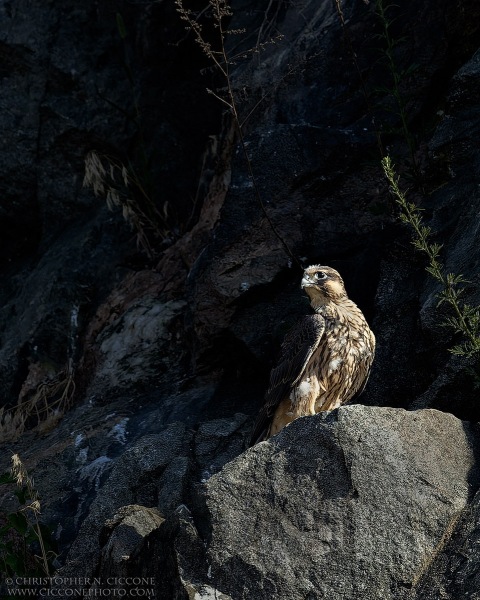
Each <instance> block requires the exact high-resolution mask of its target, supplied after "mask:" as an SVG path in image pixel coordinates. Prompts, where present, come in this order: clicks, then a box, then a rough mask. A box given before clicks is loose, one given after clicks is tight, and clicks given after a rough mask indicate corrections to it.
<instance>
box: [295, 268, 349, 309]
mask: <svg viewBox="0 0 480 600" xmlns="http://www.w3.org/2000/svg"><path fill="white" fill-rule="evenodd" d="M302 289H304V290H305V291H306V292H307V294H308V296H309V298H310V301H311V303H312V305H318V304H326V303H328V302H338V301H339V300H341V299H342V298H346V297H347V292H346V291H345V286H344V284H343V279H342V278H341V277H340V274H339V273H338V271H335V269H332V268H331V267H325V266H322V265H312V266H311V267H308V268H306V269H305V271H304V272H303V279H302Z"/></svg>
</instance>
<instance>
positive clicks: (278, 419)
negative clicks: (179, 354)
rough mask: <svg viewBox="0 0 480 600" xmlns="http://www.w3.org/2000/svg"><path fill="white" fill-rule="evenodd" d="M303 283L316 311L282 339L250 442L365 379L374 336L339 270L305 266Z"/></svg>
mask: <svg viewBox="0 0 480 600" xmlns="http://www.w3.org/2000/svg"><path fill="white" fill-rule="evenodd" d="M302 288H303V289H305V291H306V293H307V294H308V296H309V298H310V304H311V306H312V308H313V310H314V311H315V314H313V315H307V316H305V317H303V318H302V319H301V320H300V321H299V322H298V323H297V324H296V325H295V326H294V327H293V328H292V329H291V330H290V332H289V333H288V334H287V336H286V338H285V340H284V342H283V344H282V348H281V353H280V359H279V361H278V363H277V365H276V367H275V368H274V369H272V372H271V374H270V385H269V388H268V391H267V394H266V396H265V403H264V406H263V408H262V410H261V412H260V414H259V416H258V419H257V422H256V425H255V427H254V431H253V434H252V438H251V443H252V444H255V443H257V442H259V441H262V440H264V439H267V438H269V437H271V436H272V435H275V434H276V433H278V432H279V431H280V430H281V429H283V427H285V425H288V423H290V422H291V421H293V420H294V419H297V418H298V417H301V416H305V415H313V414H315V413H317V412H320V411H323V410H333V409H334V408H338V407H339V406H340V405H341V404H345V402H349V401H350V400H352V399H353V398H354V397H356V396H358V395H359V394H360V393H361V392H362V391H363V389H364V387H365V384H366V383H367V379H368V375H369V373H370V368H371V365H372V362H373V357H374V354H375V336H374V335H373V333H372V331H371V330H370V328H369V326H368V324H367V322H366V320H365V317H364V316H363V313H362V311H361V310H360V309H359V308H358V306H357V305H356V304H355V303H354V302H352V301H351V300H350V299H349V298H348V296H347V293H346V291H345V286H344V284H343V280H342V278H341V277H340V275H339V273H338V272H337V271H335V269H332V268H330V267H326V266H320V265H313V266H311V267H308V268H307V269H305V271H304V274H303V279H302Z"/></svg>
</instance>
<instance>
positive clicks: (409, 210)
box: [382, 156, 480, 357]
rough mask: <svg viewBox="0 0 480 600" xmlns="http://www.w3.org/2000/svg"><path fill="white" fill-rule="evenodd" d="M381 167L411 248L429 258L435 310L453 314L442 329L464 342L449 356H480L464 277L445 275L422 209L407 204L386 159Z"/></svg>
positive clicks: (479, 318)
mask: <svg viewBox="0 0 480 600" xmlns="http://www.w3.org/2000/svg"><path fill="white" fill-rule="evenodd" d="M382 167H383V171H384V173H385V177H386V178H387V180H388V183H389V187H390V191H391V193H392V195H393V197H394V199H395V201H396V203H397V204H398V206H399V207H400V211H401V212H400V220H401V221H402V223H405V224H406V225H409V226H410V227H411V228H412V229H413V231H414V239H413V240H412V244H413V245H414V246H415V248H416V249H417V250H419V251H420V252H423V253H424V254H426V256H427V258H428V263H429V264H428V266H427V267H426V268H425V270H426V271H427V272H428V273H430V275H432V277H434V279H436V280H437V281H438V282H440V284H441V285H442V290H441V291H440V292H439V293H438V294H437V296H438V298H439V302H438V305H437V306H440V305H441V304H444V303H445V304H448V305H450V306H451V307H452V309H453V312H454V314H453V315H451V316H448V317H446V318H445V320H444V322H443V325H444V326H446V327H449V328H451V329H453V330H454V331H455V333H460V334H462V335H463V337H464V338H465V340H464V341H463V342H462V343H461V344H458V345H456V346H453V348H450V352H451V353H452V354H456V355H459V356H467V357H470V356H473V355H474V354H476V353H478V352H480V307H478V306H477V307H473V306H470V305H469V304H466V303H465V302H463V300H462V299H461V295H462V294H463V293H464V291H465V288H464V287H461V286H462V284H465V283H468V282H467V280H466V279H465V278H464V277H463V275H455V274H454V273H446V272H445V268H444V266H443V264H442V262H441V260H440V251H441V249H442V246H441V245H440V244H436V243H432V242H430V237H431V235H432V230H431V228H430V227H428V226H427V225H425V224H424V222H423V218H422V214H421V209H420V208H419V207H418V206H417V205H416V204H414V203H413V202H409V201H408V200H407V198H406V195H405V192H403V191H402V190H401V189H400V186H399V178H398V177H397V175H396V173H395V167H394V165H393V164H392V161H391V159H390V157H389V156H386V157H384V158H383V159H382Z"/></svg>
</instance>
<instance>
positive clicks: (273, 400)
mask: <svg viewBox="0 0 480 600" xmlns="http://www.w3.org/2000/svg"><path fill="white" fill-rule="evenodd" d="M324 331H325V320H324V318H323V317H322V316H321V315H307V316H306V317H303V319H301V320H300V321H299V322H298V323H297V324H296V325H295V326H294V327H293V328H292V329H291V330H290V331H289V333H288V334H287V336H286V338H285V340H284V342H283V344H282V348H281V352H280V358H279V360H278V363H277V366H276V367H275V368H274V369H272V372H271V373H270V385H269V388H268V391H267V393H266V395H265V404H264V405H263V408H262V410H261V411H260V414H259V415H258V418H257V421H256V423H255V427H254V429H253V433H252V437H251V439H250V443H251V445H253V444H255V443H257V441H260V439H261V438H262V437H263V434H264V430H265V428H266V427H267V426H268V424H269V421H270V419H271V417H272V416H273V414H274V412H275V409H276V408H277V406H278V405H279V403H280V402H281V401H282V400H284V399H285V398H286V397H288V395H289V394H290V390H291V389H292V387H293V386H294V385H295V383H297V381H298V380H299V379H300V378H301V376H302V374H303V372H304V370H305V367H306V366H307V364H308V361H309V360H310V358H311V356H312V354H313V352H314V351H315V350H316V349H317V348H318V344H319V343H320V340H321V338H322V336H323V334H324Z"/></svg>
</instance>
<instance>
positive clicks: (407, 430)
mask: <svg viewBox="0 0 480 600" xmlns="http://www.w3.org/2000/svg"><path fill="white" fill-rule="evenodd" d="M479 449H480V447H479V439H478V435H477V433H476V432H475V428H474V427H473V426H472V425H470V424H468V423H465V422H462V421H459V420H458V419H456V418H455V417H453V416H452V415H448V414H444V413H441V412H439V411H435V410H422V411H417V412H407V411H405V410H402V409H391V408H371V407H364V406H349V407H342V408H340V409H339V410H338V411H335V412H332V413H329V414H326V413H325V414H319V415H317V416H315V417H306V418H302V419H299V420H297V421H295V422H294V423H292V424H291V425H290V426H288V427H287V428H286V429H285V430H284V431H283V432H282V433H281V434H280V435H278V436H276V437H274V438H272V439H271V440H270V441H268V442H264V443H261V444H259V445H257V446H255V447H254V448H252V449H250V450H249V451H247V452H246V453H244V454H243V455H241V456H240V457H238V458H237V459H235V460H233V461H232V462H230V463H229V464H227V465H226V466H225V467H224V468H223V470H222V471H220V472H219V473H218V474H216V475H214V476H213V477H211V478H210V480H209V481H208V482H207V484H206V508H207V514H208V518H209V524H210V526H209V529H210V531H209V535H208V538H209V539H208V549H207V551H206V556H205V568H206V572H205V573H204V580H203V581H202V582H200V581H199V579H200V577H201V576H199V573H198V560H197V559H196V560H195V565H193V566H192V570H194V571H195V573H193V571H192V573H190V575H191V578H190V580H189V577H188V575H189V565H188V562H187V561H186V559H185V552H184V551H183V552H182V550H181V548H180V549H178V548H177V556H178V558H179V559H180V561H179V566H180V569H179V570H180V572H181V573H182V581H183V583H184V589H185V590H186V591H187V590H188V591H187V593H189V594H191V593H192V592H191V590H192V586H193V589H196V593H198V597H203V596H202V595H207V596H208V593H211V594H213V593H214V591H215V590H216V591H217V592H218V593H219V594H224V595H225V597H229V598H233V599H240V598H255V600H262V599H267V598H268V599H269V600H270V599H272V598H275V599H276V600H282V599H285V600H297V599H298V600H300V599H302V600H304V599H305V598H308V599H310V600H313V599H317V598H318V599H320V598H329V600H335V599H338V600H362V599H364V600H377V599H378V600H389V599H391V600H393V599H395V600H400V599H403V598H410V597H412V595H413V594H415V587H416V586H417V585H418V584H419V583H420V582H421V581H422V578H423V577H424V576H425V574H426V573H427V572H428V569H429V566H430V564H431V563H432V561H433V560H434V559H435V557H436V556H437V554H438V553H439V552H440V551H441V550H442V549H443V547H444V545H445V543H446V542H447V540H448V539H449V538H450V536H451V534H452V532H453V530H454V528H455V525H456V522H457V520H458V519H459V517H460V515H461V514H462V511H463V510H464V509H465V507H466V506H467V505H468V504H469V502H470V501H471V499H472V497H473V495H474V493H475V491H476V489H477V488H478V485H479V482H480V472H479V470H478V469H476V460H477V458H478V451H479ZM189 527H191V525H189ZM187 539H189V538H188V536H187ZM185 582H187V583H185ZM179 597H181V596H179ZM185 597H187V596H185ZM189 597H190V596H189ZM195 597H197V596H195ZM212 597H213V596H212ZM219 597H224V596H219Z"/></svg>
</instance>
